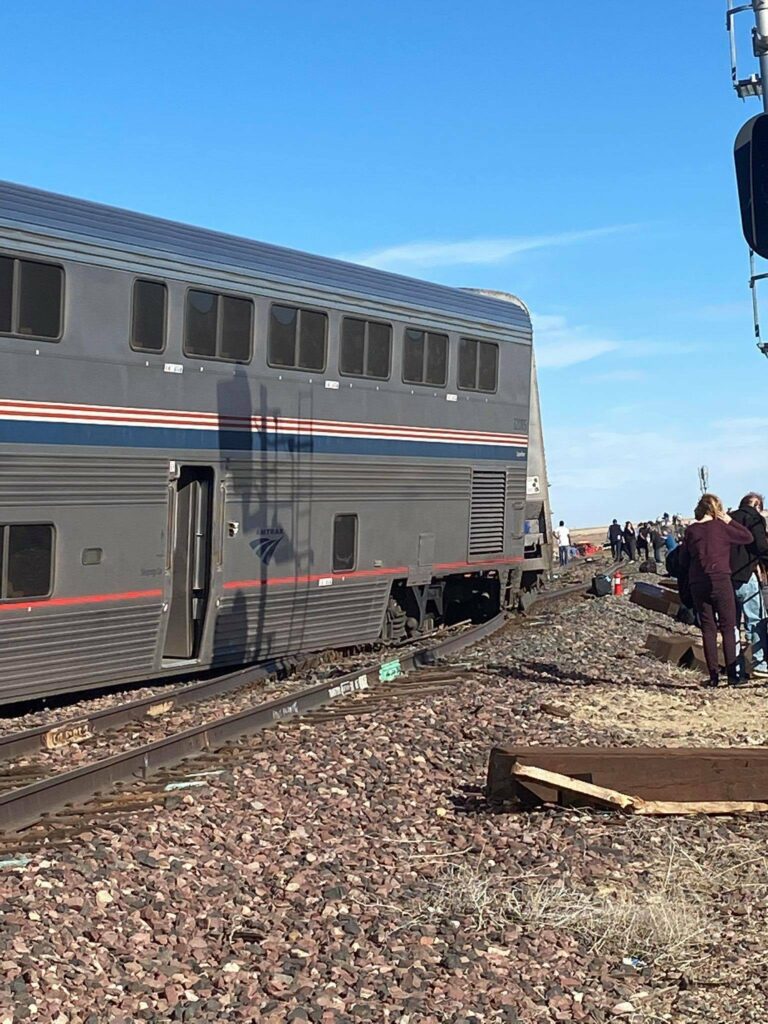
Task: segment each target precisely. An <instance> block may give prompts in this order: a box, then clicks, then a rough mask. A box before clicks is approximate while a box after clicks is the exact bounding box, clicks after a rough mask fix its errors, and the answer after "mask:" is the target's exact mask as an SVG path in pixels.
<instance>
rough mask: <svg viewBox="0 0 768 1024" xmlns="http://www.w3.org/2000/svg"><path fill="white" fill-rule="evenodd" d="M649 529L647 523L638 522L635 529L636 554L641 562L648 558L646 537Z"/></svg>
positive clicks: (648, 534)
mask: <svg viewBox="0 0 768 1024" xmlns="http://www.w3.org/2000/svg"><path fill="white" fill-rule="evenodd" d="M649 536H650V531H649V529H648V524H647V523H640V526H639V527H638V530H637V554H638V558H639V559H640V561H641V562H645V561H647V560H648V539H649Z"/></svg>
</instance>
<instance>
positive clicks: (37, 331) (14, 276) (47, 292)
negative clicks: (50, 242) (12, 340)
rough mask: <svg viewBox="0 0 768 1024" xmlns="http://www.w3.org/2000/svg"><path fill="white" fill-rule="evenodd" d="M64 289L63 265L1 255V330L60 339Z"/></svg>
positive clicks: (47, 338)
mask: <svg viewBox="0 0 768 1024" xmlns="http://www.w3.org/2000/svg"><path fill="white" fill-rule="evenodd" d="M63 292H64V271H63V270H62V269H61V267H57V266H55V264H53V263H39V262H38V261H37V260H20V259H14V258H13V257H11V256H0V332H2V333H3V334H15V335H17V336H18V337H22V338H43V339H46V340H47V341H56V340H58V339H59V338H60V337H61V311H62V305H63Z"/></svg>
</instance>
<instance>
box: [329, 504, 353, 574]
mask: <svg viewBox="0 0 768 1024" xmlns="http://www.w3.org/2000/svg"><path fill="white" fill-rule="evenodd" d="M356 550H357V516H355V515H340V516H334V519H333V571H334V572H350V571H351V570H352V569H354V568H355V553H356Z"/></svg>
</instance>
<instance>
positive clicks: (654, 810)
mask: <svg viewBox="0 0 768 1024" xmlns="http://www.w3.org/2000/svg"><path fill="white" fill-rule="evenodd" d="M766 812H768V803H761V802H759V801H754V800H681V801H675V800H643V801H642V802H641V804H640V805H639V806H638V807H637V808H636V809H635V813H636V814H765V813H766Z"/></svg>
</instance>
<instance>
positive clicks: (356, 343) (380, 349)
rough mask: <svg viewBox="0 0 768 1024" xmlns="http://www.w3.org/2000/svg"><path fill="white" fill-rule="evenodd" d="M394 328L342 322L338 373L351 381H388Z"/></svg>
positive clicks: (371, 322)
mask: <svg viewBox="0 0 768 1024" xmlns="http://www.w3.org/2000/svg"><path fill="white" fill-rule="evenodd" d="M391 353H392V327H391V326H390V325H389V324H382V323H378V322H377V321H375V320H357V319H356V318H355V317H351V316H345V317H344V319H343V320H342V322H341V355H340V358H339V371H340V372H341V373H343V374H346V375H348V376H350V377H373V378H375V379H376V380H387V379H388V378H389V366H390V359H391Z"/></svg>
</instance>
